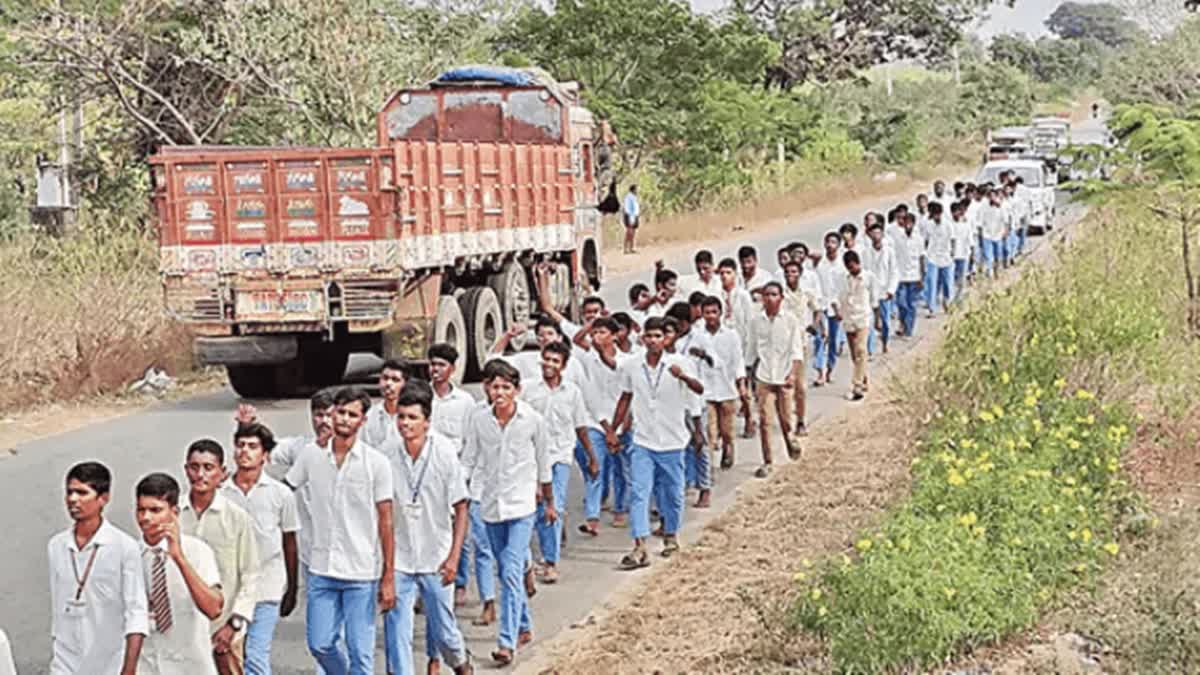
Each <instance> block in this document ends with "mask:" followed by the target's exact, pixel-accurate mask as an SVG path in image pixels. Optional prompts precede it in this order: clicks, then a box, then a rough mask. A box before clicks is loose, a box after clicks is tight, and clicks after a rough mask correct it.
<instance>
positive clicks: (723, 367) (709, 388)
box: [692, 326, 746, 402]
mask: <svg viewBox="0 0 1200 675" xmlns="http://www.w3.org/2000/svg"><path fill="white" fill-rule="evenodd" d="M692 330H703V331H704V333H705V335H706V336H707V337H708V342H709V344H710V345H711V349H712V351H710V352H709V354H710V355H711V356H712V358H713V367H712V368H705V369H704V371H703V373H702V378H701V382H703V383H704V400H705V401H713V402H721V401H732V400H735V399H737V397H738V391H737V381H738V378H742V377H745V376H746V358H745V355H744V354H743V353H742V339H741V338H740V337H738V334H737V333H735V332H734V331H733V329H731V328H728V327H726V326H721V327H720V328H718V329H717V332H716V333H713V332H710V331H709V330H708V328H707V327H706V326H705V327H700V326H697V327H696V328H693V329H692Z"/></svg>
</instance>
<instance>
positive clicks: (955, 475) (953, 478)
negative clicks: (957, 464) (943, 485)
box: [946, 469, 967, 487]
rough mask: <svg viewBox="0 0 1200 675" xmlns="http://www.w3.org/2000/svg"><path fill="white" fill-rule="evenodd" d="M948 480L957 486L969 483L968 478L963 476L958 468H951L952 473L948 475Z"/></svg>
mask: <svg viewBox="0 0 1200 675" xmlns="http://www.w3.org/2000/svg"><path fill="white" fill-rule="evenodd" d="M946 482H947V483H949V484H951V485H953V486H955V487H959V486H961V485H965V484H966V483H967V479H966V478H963V475H962V474H961V473H959V472H958V469H950V474H949V475H948V476H947V477H946Z"/></svg>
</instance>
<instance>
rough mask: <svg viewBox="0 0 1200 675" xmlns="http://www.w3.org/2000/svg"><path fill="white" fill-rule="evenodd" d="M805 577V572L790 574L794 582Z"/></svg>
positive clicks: (806, 576) (798, 581)
mask: <svg viewBox="0 0 1200 675" xmlns="http://www.w3.org/2000/svg"><path fill="white" fill-rule="evenodd" d="M807 578H808V575H807V574H805V573H804V572H796V573H795V574H793V575H792V581H795V582H796V583H800V582H801V581H804V580H805V579H807Z"/></svg>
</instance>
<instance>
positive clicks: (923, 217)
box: [916, 193, 935, 309]
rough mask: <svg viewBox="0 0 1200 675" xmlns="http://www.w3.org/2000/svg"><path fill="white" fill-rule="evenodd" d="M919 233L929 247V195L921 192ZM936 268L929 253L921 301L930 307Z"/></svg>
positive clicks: (922, 283)
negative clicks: (930, 259)
mask: <svg viewBox="0 0 1200 675" xmlns="http://www.w3.org/2000/svg"><path fill="white" fill-rule="evenodd" d="M916 216H917V226H916V230H917V234H919V235H921V238H922V239H923V240H924V241H925V247H926V249H928V247H929V195H927V194H925V193H921V194H919V195H917V213H916ZM934 274H935V270H934V268H933V263H931V262H929V257H928V253H926V257H925V268H924V269H923V270H921V288H922V291H921V303H922V304H924V305H925V307H926V308H927V309H928V308H929V307H931V306H933V285H934V284H933V281H934V280H933V275H934Z"/></svg>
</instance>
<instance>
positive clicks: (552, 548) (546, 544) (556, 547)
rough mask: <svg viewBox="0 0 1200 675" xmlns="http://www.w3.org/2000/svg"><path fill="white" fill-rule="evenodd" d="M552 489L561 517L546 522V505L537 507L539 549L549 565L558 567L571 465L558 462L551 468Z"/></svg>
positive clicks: (556, 507) (539, 504)
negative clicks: (551, 521)
mask: <svg viewBox="0 0 1200 675" xmlns="http://www.w3.org/2000/svg"><path fill="white" fill-rule="evenodd" d="M550 471H551V478H550V487H551V488H553V490H554V510H555V511H558V514H559V517H558V518H556V519H555V520H554V522H553V523H548V522H546V503H545V502H544V501H542V502H538V505H537V538H538V548H540V549H541V551H542V559H543V560H545V561H546V563H547V564H550V565H557V564H558V556H559V554H560V553H561V552H562V529H563V521H562V514H564V513H566V510H567V482H568V481H569V480H571V465H570V464H568V463H566V462H557V463H555V464H554V466H553V467H551V468H550Z"/></svg>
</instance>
